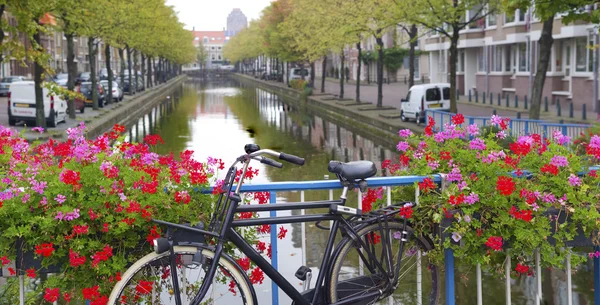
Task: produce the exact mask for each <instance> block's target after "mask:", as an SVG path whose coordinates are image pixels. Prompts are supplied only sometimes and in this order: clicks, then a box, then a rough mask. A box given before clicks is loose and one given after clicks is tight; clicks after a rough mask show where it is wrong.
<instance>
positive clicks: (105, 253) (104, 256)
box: [92, 245, 112, 267]
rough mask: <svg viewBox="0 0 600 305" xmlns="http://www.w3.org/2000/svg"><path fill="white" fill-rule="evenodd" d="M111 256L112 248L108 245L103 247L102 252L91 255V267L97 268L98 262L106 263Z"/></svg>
mask: <svg viewBox="0 0 600 305" xmlns="http://www.w3.org/2000/svg"><path fill="white" fill-rule="evenodd" d="M111 256H112V248H111V247H110V246H109V245H106V246H104V249H102V251H98V252H96V253H95V254H94V255H92V267H96V266H98V264H100V262H104V261H107V260H108V259H109V258H110V257H111Z"/></svg>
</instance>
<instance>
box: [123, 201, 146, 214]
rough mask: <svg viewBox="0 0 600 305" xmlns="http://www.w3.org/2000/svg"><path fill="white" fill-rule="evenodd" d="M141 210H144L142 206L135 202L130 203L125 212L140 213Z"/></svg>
mask: <svg viewBox="0 0 600 305" xmlns="http://www.w3.org/2000/svg"><path fill="white" fill-rule="evenodd" d="M141 209H142V205H140V204H139V203H137V202H135V201H130V202H129V206H128V207H127V208H126V209H125V211H126V212H127V213H139V211H140V210H141Z"/></svg>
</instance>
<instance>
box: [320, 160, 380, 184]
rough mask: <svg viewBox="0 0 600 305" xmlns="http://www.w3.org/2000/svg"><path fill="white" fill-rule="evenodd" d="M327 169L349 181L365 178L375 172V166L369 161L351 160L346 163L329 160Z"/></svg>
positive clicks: (373, 174)
mask: <svg viewBox="0 0 600 305" xmlns="http://www.w3.org/2000/svg"><path fill="white" fill-rule="evenodd" d="M327 170H329V172H330V173H332V174H336V175H339V176H340V177H341V178H343V179H344V180H349V181H353V180H361V179H366V178H369V177H373V176H375V174H377V167H375V163H373V162H371V161H353V162H348V163H343V162H340V161H329V166H327Z"/></svg>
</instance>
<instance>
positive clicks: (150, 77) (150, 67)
mask: <svg viewBox="0 0 600 305" xmlns="http://www.w3.org/2000/svg"><path fill="white" fill-rule="evenodd" d="M147 62H148V63H147V65H148V71H147V73H148V75H147V76H146V77H147V78H148V79H147V80H146V84H147V86H148V88H152V58H151V57H150V56H148V59H147Z"/></svg>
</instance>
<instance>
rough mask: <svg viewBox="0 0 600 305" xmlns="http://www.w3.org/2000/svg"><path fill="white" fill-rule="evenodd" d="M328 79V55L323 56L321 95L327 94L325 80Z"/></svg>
mask: <svg viewBox="0 0 600 305" xmlns="http://www.w3.org/2000/svg"><path fill="white" fill-rule="evenodd" d="M326 77H327V55H325V56H323V64H322V65H321V93H325V78H326Z"/></svg>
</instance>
